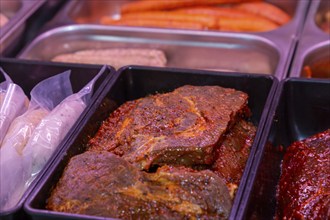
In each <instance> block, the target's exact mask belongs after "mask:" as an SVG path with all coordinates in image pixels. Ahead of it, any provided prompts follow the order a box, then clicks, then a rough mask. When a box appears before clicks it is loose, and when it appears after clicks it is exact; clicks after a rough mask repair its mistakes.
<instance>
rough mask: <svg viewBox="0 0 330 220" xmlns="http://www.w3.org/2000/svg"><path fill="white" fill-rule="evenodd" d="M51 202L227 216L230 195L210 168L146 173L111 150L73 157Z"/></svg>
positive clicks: (165, 215) (102, 210)
mask: <svg viewBox="0 0 330 220" xmlns="http://www.w3.org/2000/svg"><path fill="white" fill-rule="evenodd" d="M47 208H48V209H50V210H55V211H61V212H69V213H79V214H87V215H96V216H103V217H115V218H122V219H195V218H197V219H223V218H228V215H229V212H230V208H231V199H230V196H229V192H228V189H227V187H226V185H225V182H224V180H223V179H221V178H220V177H218V176H217V175H216V174H214V173H213V172H211V171H209V170H204V171H194V170H192V169H190V168H184V167H171V166H163V167H161V168H159V169H158V170H157V172H156V173H146V172H144V171H140V170H139V169H137V168H136V167H135V166H133V165H131V164H130V163H129V162H127V161H126V160H124V159H123V158H121V157H118V156H116V155H114V154H112V153H110V152H107V151H103V152H98V151H94V152H92V151H87V152H85V153H83V154H80V155H77V156H75V157H73V158H71V160H70V162H69V164H68V166H67V167H66V168H65V171H64V173H63V175H62V177H61V179H60V181H59V182H58V183H57V185H56V187H55V189H54V190H53V192H52V194H51V197H50V198H49V199H48V203H47Z"/></svg>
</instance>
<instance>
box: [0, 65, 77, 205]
mask: <svg viewBox="0 0 330 220" xmlns="http://www.w3.org/2000/svg"><path fill="white" fill-rule="evenodd" d="M71 94H72V88H71V83H70V72H68V71H67V72H64V73H62V74H59V75H56V76H54V77H51V78H48V79H46V80H44V81H42V82H40V83H39V84H38V85H36V86H35V87H34V88H33V90H32V91H31V102H30V105H29V108H28V110H27V111H26V112H25V113H24V114H22V115H21V116H19V117H17V118H16V119H15V120H14V121H13V122H12V123H11V125H10V127H9V129H8V132H7V134H6V136H5V138H4V140H3V142H2V145H1V149H0V210H6V209H9V208H11V207H13V206H14V205H16V204H17V202H18V201H19V199H20V198H21V196H22V195H23V193H24V191H25V188H26V186H25V182H26V178H27V176H29V174H28V173H27V172H28V170H27V169H26V166H27V165H28V163H27V161H26V160H24V159H23V150H24V148H25V146H26V144H27V142H28V140H29V139H30V137H31V135H32V133H33V131H34V130H35V128H36V126H37V125H38V124H39V123H40V122H41V120H42V118H44V117H45V116H46V115H47V114H48V113H49V112H50V111H51V110H52V109H53V108H54V107H55V106H56V105H58V103H59V102H61V101H62V100H63V99H64V98H66V97H67V96H68V95H71Z"/></svg>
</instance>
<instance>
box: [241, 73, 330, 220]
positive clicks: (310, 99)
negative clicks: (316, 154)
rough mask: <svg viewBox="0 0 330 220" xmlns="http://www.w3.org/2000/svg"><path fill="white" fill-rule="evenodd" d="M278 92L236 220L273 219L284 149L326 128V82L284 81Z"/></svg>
mask: <svg viewBox="0 0 330 220" xmlns="http://www.w3.org/2000/svg"><path fill="white" fill-rule="evenodd" d="M279 88H281V89H279V90H278V92H277V95H276V96H275V98H274V105H273V106H274V107H273V108H272V110H270V112H269V119H268V120H267V123H266V125H265V129H264V136H263V137H262V138H261V140H260V143H259V147H258V149H259V150H258V152H257V154H256V156H255V157H256V159H255V161H254V163H253V165H252V169H251V171H250V176H249V180H248V181H247V184H246V188H245V191H244V195H243V199H242V201H241V207H242V210H241V211H240V214H239V215H238V216H237V219H273V217H274V215H275V211H276V197H275V196H276V188H277V184H278V181H279V177H280V173H281V169H280V164H281V161H282V158H283V156H284V153H285V149H286V148H287V147H288V146H289V145H290V144H291V143H292V142H294V141H297V140H302V139H305V138H307V137H310V136H312V135H314V134H316V133H319V132H322V131H325V130H326V129H328V128H330V117H329V115H330V80H322V79H303V78H300V79H299V78H288V79H287V80H285V81H282V82H281V84H280V86H279ZM281 146H282V147H281ZM243 207H244V208H243Z"/></svg>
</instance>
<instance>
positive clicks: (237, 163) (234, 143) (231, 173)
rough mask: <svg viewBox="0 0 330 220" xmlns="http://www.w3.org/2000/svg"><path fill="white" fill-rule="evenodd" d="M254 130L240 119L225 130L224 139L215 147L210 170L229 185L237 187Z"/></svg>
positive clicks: (250, 124) (252, 126) (248, 123)
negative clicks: (213, 159)
mask: <svg viewBox="0 0 330 220" xmlns="http://www.w3.org/2000/svg"><path fill="white" fill-rule="evenodd" d="M256 130H257V129H256V127H255V126H254V125H253V124H252V123H250V122H247V121H245V120H244V119H242V120H240V121H238V122H237V123H236V124H235V125H234V126H233V128H232V129H231V130H230V131H228V132H227V134H226V137H225V139H224V141H223V142H221V143H219V146H218V147H217V150H216V152H215V155H216V160H215V162H214V164H213V165H212V170H213V171H214V172H215V173H217V174H218V175H219V176H221V177H222V178H224V179H225V180H226V183H227V184H228V185H229V186H230V187H235V188H237V187H238V184H239V182H240V180H241V177H242V174H243V171H244V168H245V164H246V161H247V159H248V157H249V153H250V149H251V146H252V143H253V140H254V136H255V134H256Z"/></svg>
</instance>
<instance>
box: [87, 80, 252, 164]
mask: <svg viewBox="0 0 330 220" xmlns="http://www.w3.org/2000/svg"><path fill="white" fill-rule="evenodd" d="M247 100H248V95H247V94H246V93H244V92H241V91H237V90H234V89H229V88H222V87H219V86H183V87H180V88H178V89H175V90H174V91H173V92H170V93H165V94H156V95H152V96H148V97H145V98H141V99H138V100H134V101H131V102H126V103H125V104H123V105H122V106H121V107H119V108H118V109H117V110H116V111H115V112H114V113H113V114H111V115H110V117H109V118H108V119H107V120H106V121H105V122H104V123H103V125H102V126H101V128H100V129H99V131H98V133H97V134H96V136H95V137H94V138H93V139H91V141H90V143H89V146H90V149H89V150H92V151H103V150H106V151H109V152H113V153H115V154H117V155H120V156H122V157H123V158H124V159H126V160H127V161H129V162H131V163H134V164H136V165H137V166H138V167H139V168H140V169H145V170H148V169H149V168H150V166H151V165H164V164H176V165H185V166H191V165H197V164H211V163H212V162H213V161H214V149H215V148H214V147H215V145H216V144H217V143H218V142H219V141H220V140H222V138H223V136H224V133H225V132H226V131H227V129H229V128H230V127H231V126H232V124H234V123H235V121H236V119H237V118H238V117H240V116H241V115H244V114H247V112H249V111H248V108H247Z"/></svg>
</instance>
